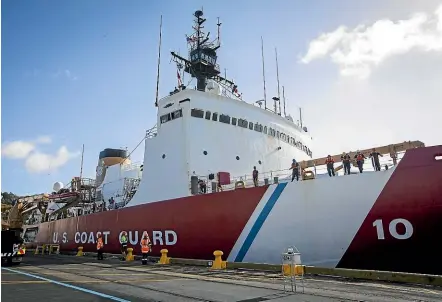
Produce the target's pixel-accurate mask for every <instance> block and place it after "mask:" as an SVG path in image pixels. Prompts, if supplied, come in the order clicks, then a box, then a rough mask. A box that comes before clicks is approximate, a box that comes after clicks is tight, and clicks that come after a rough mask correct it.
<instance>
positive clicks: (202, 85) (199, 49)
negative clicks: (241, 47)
mask: <svg viewBox="0 0 442 302" xmlns="http://www.w3.org/2000/svg"><path fill="white" fill-rule="evenodd" d="M194 17H195V20H194V23H195V25H194V26H193V29H194V32H193V33H192V34H191V35H186V40H187V44H188V48H189V49H188V50H189V58H188V59H186V58H184V57H182V56H180V55H179V54H177V53H176V52H174V51H172V52H171V55H172V60H173V61H174V62H175V63H176V64H177V68H178V70H180V69H182V68H184V72H186V73H188V74H190V75H191V77H192V78H196V80H197V85H196V89H197V90H199V91H205V90H206V86H207V80H212V81H214V82H216V83H217V84H219V85H220V86H221V87H222V88H224V94H225V95H229V96H230V97H234V98H236V99H241V97H242V95H241V94H239V93H238V86H237V85H236V84H235V83H234V82H233V81H232V80H229V79H227V77H226V75H224V76H222V75H221V71H220V67H219V64H217V62H216V61H217V53H216V52H217V50H218V49H219V48H220V47H221V42H220V27H221V23H220V22H219V18H218V23H217V27H218V36H217V37H216V38H215V39H214V40H212V41H211V39H210V32H208V33H207V34H206V33H205V32H204V26H203V23H204V22H205V21H206V20H207V19H205V18H203V11H202V10H197V11H195V13H194ZM177 76H178V83H179V84H180V83H181V86H180V87H179V88H180V89H186V86H185V85H183V84H182V82H181V78H180V75H179V72H177ZM176 90H177V91H179V90H178V89H176ZM172 93H173V92H172Z"/></svg>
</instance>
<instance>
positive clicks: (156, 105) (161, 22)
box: [155, 15, 163, 107]
mask: <svg viewBox="0 0 442 302" xmlns="http://www.w3.org/2000/svg"><path fill="white" fill-rule="evenodd" d="M162 28H163V15H161V17H160V41H159V43H158V67H157V89H156V96H155V107H158V86H159V85H160V63H161V30H162Z"/></svg>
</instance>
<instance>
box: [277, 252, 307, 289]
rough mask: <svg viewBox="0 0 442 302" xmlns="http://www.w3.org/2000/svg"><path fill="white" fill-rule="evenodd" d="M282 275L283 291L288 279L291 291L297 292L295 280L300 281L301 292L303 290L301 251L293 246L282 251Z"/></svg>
mask: <svg viewBox="0 0 442 302" xmlns="http://www.w3.org/2000/svg"><path fill="white" fill-rule="evenodd" d="M282 276H283V280H284V291H286V283H287V281H288V282H289V283H290V288H291V291H292V292H297V281H301V284H302V292H304V266H303V265H301V253H300V252H299V251H298V249H297V248H296V247H295V246H291V247H288V248H287V249H286V250H285V251H284V252H283V253H282Z"/></svg>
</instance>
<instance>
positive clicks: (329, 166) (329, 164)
mask: <svg viewBox="0 0 442 302" xmlns="http://www.w3.org/2000/svg"><path fill="white" fill-rule="evenodd" d="M325 164H326V165H327V172H328V176H330V177H332V175H333V176H335V168H334V164H335V161H334V160H333V158H332V157H331V155H327V158H326V159H325Z"/></svg>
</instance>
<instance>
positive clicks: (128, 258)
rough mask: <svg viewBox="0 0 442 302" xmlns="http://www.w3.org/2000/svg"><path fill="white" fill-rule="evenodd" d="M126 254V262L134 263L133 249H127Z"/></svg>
mask: <svg viewBox="0 0 442 302" xmlns="http://www.w3.org/2000/svg"><path fill="white" fill-rule="evenodd" d="M126 251H127V254H126V261H134V255H133V251H134V249H133V248H131V247H130V248H128V249H127V250H126Z"/></svg>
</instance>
